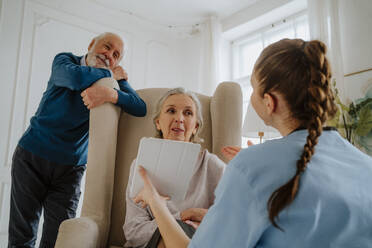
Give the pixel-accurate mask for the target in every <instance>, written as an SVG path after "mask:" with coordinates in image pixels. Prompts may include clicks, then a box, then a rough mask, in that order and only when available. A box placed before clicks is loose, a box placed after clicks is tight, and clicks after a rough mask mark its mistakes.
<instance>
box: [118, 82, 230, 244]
mask: <svg viewBox="0 0 372 248" xmlns="http://www.w3.org/2000/svg"><path fill="white" fill-rule="evenodd" d="M154 124H155V127H156V130H157V137H158V138H162V139H170V140H178V141H184V142H200V141H201V139H200V138H199V136H198V134H199V133H200V130H201V128H202V126H203V118H202V114H201V105H200V102H199V100H198V98H197V97H196V96H195V95H194V94H193V93H191V92H188V91H186V90H185V89H183V88H176V89H172V90H170V91H168V92H167V93H166V94H165V95H164V96H163V97H162V98H160V100H159V102H158V104H157V107H156V112H155V117H154ZM134 165H135V161H133V163H132V166H131V169H130V175H129V180H128V185H131V183H132V180H133V175H134ZM224 167H225V164H224V162H222V161H221V160H220V159H219V158H218V157H217V156H216V155H214V154H210V153H209V152H208V151H207V150H202V151H201V152H200V154H199V157H198V160H197V162H196V165H195V169H194V173H193V176H192V178H191V181H190V185H189V188H188V191H187V194H186V198H185V200H184V201H183V202H182V203H181V204H179V205H176V204H174V203H173V202H172V200H170V201H167V207H168V209H169V210H170V212H171V213H172V215H173V216H174V218H175V219H176V220H177V221H178V223H179V225H180V226H181V227H182V228H183V229H184V231H185V232H186V233H187V234H188V236H189V237H191V236H192V235H193V233H194V232H195V228H197V226H198V225H199V223H200V221H201V219H202V217H203V216H204V215H205V213H206V211H207V209H208V208H209V207H210V206H211V205H212V204H213V202H214V190H215V188H216V186H217V184H218V181H219V180H220V178H221V176H222V174H223V171H224ZM126 206H127V211H126V217H125V223H124V227H123V228H124V234H125V237H126V240H127V243H126V244H125V247H163V241H162V237H161V234H160V232H159V230H158V227H157V223H156V221H155V219H154V217H153V215H152V213H151V211H150V208H145V209H144V208H142V207H141V205H138V204H136V203H134V201H133V199H131V198H130V197H129V187H127V192H126Z"/></svg>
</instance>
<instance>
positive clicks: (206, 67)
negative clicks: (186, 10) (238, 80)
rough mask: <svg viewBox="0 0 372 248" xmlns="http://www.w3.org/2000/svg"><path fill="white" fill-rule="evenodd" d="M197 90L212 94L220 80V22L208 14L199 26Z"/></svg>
mask: <svg viewBox="0 0 372 248" xmlns="http://www.w3.org/2000/svg"><path fill="white" fill-rule="evenodd" d="M201 34H202V38H201V42H202V47H201V53H200V70H199V92H201V93H203V94H206V95H212V94H213V92H214V90H215V89H216V87H217V85H218V83H219V80H220V56H221V55H220V52H221V35H222V31H221V23H220V21H219V19H218V18H217V17H216V16H210V17H209V18H208V19H207V20H206V21H205V22H204V23H203V25H202V27H201Z"/></svg>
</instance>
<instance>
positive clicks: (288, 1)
mask: <svg viewBox="0 0 372 248" xmlns="http://www.w3.org/2000/svg"><path fill="white" fill-rule="evenodd" d="M306 8H307V0H262V1H259V2H257V3H255V4H253V5H252V6H250V7H248V8H246V9H243V10H241V11H240V12H238V13H235V14H234V15H232V16H230V17H227V18H225V19H223V20H222V23H221V24H222V31H223V37H224V38H225V39H227V40H235V39H237V38H239V37H241V36H244V35H246V34H248V33H250V32H252V31H254V30H258V29H260V28H262V27H264V26H268V25H270V24H272V23H276V22H278V21H280V20H281V19H283V17H286V16H290V15H293V14H295V13H298V12H300V11H302V10H304V9H306Z"/></svg>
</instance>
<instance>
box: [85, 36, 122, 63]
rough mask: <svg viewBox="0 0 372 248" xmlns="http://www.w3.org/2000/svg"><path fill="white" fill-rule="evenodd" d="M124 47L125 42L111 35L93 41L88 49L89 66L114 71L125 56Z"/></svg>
mask: <svg viewBox="0 0 372 248" xmlns="http://www.w3.org/2000/svg"><path fill="white" fill-rule="evenodd" d="M123 46H124V44H123V41H122V40H121V39H120V38H119V37H118V36H115V35H111V34H108V35H106V36H104V37H103V38H101V39H99V40H93V41H92V42H91V43H90V45H89V47H88V55H87V59H86V62H87V65H89V66H92V67H97V68H108V69H111V70H113V69H114V68H115V67H116V66H117V65H118V64H119V62H120V60H121V58H122V56H123Z"/></svg>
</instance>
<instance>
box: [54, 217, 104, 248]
mask: <svg viewBox="0 0 372 248" xmlns="http://www.w3.org/2000/svg"><path fill="white" fill-rule="evenodd" d="M98 234H99V228H98V224H97V223H96V222H95V221H94V220H93V219H92V218H90V217H81V218H76V219H70V220H65V221H64V222H62V224H61V225H60V227H59V231H58V237H57V241H56V245H55V248H67V247H69V248H75V247H76V248H96V247H99V244H98V237H99V235H98Z"/></svg>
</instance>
